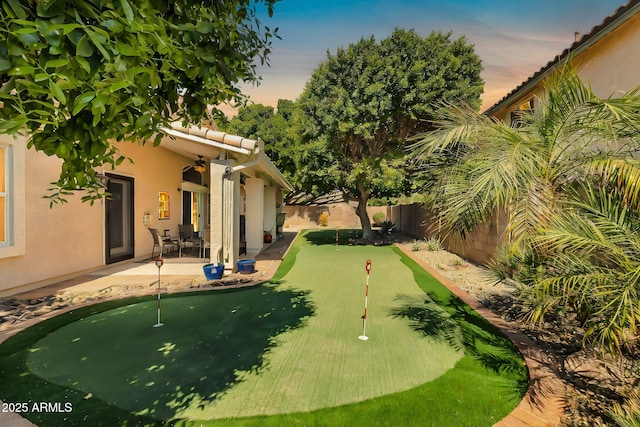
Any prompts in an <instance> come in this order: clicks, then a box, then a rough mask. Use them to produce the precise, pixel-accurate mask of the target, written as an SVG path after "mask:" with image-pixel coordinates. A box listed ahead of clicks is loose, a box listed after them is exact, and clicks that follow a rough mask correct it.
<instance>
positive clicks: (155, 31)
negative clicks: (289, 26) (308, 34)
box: [0, 0, 277, 200]
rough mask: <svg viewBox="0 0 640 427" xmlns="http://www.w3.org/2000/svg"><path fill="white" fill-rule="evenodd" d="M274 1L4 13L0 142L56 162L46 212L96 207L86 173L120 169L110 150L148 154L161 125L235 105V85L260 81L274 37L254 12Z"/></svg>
mask: <svg viewBox="0 0 640 427" xmlns="http://www.w3.org/2000/svg"><path fill="white" fill-rule="evenodd" d="M276 1H277V0H221V1H215V2H213V1H212V2H202V1H199V0H172V1H167V0H143V1H130V0H113V1H105V0H22V1H19V0H7V1H3V2H2V6H1V7H0V101H1V102H2V108H0V132H3V133H10V134H16V133H19V132H23V133H26V134H28V135H29V136H30V140H29V143H28V144H29V147H30V148H34V149H36V150H38V151H42V152H44V153H45V154H47V155H49V156H54V155H55V156H57V157H59V158H61V159H62V160H63V164H62V168H61V173H60V178H59V180H58V181H57V182H56V183H55V187H56V188H57V189H58V190H57V191H55V193H53V194H52V195H51V197H53V198H54V200H55V199H56V198H60V197H61V196H64V195H65V194H68V193H69V192H70V191H74V190H77V189H87V190H88V192H87V195H86V196H85V198H84V199H85V200H93V199H94V198H96V197H100V195H101V191H100V188H101V187H100V183H99V178H98V177H97V176H96V174H95V170H94V168H95V167H99V166H102V165H105V164H106V165H111V166H112V167H113V166H115V165H116V164H119V163H120V162H122V161H123V160H125V159H124V158H123V157H122V156H121V155H120V154H119V153H118V148H117V146H116V145H115V142H120V141H135V140H137V141H141V142H143V143H144V141H146V140H149V139H151V138H153V139H154V142H155V143H156V144H157V143H159V141H160V138H161V137H162V128H163V127H165V126H167V125H168V124H169V122H170V121H172V120H177V119H178V118H180V119H183V120H184V121H185V122H190V123H199V122H200V121H201V120H202V119H203V118H204V117H207V116H208V114H209V112H208V106H211V105H217V104H219V103H223V102H234V103H236V102H243V101H244V100H245V97H244V96H243V95H242V93H241V92H240V90H239V88H238V86H237V83H239V82H240V81H244V82H256V81H257V80H258V79H259V78H258V76H257V75H256V73H255V68H254V60H256V59H259V60H262V61H265V60H267V58H268V55H269V53H270V46H271V40H272V39H273V37H277V29H275V30H271V29H270V28H269V27H263V26H262V25H261V22H260V21H259V19H258V18H257V11H256V7H257V5H258V4H259V3H263V4H264V6H265V7H266V8H267V10H268V13H269V15H271V14H272V13H273V6H274V4H275V2H276ZM216 114H220V115H221V114H222V113H218V112H217V111H216V110H215V109H214V115H216Z"/></svg>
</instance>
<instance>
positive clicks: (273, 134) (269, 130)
mask: <svg viewBox="0 0 640 427" xmlns="http://www.w3.org/2000/svg"><path fill="white" fill-rule="evenodd" d="M293 110H294V102H293V101H290V100H287V99H279V100H278V104H277V107H276V109H274V108H273V107H271V106H266V105H263V104H251V105H247V106H245V107H241V108H240V109H239V110H238V114H237V115H236V116H235V117H233V118H232V119H231V121H230V122H229V123H227V124H221V125H220V129H221V130H224V131H225V132H229V133H234V134H237V135H241V136H244V137H246V138H253V139H258V138H259V139H261V140H262V141H263V142H264V148H265V152H266V154H267V155H268V156H269V158H270V159H271V160H272V161H273V163H274V164H275V165H276V166H277V167H278V169H280V170H281V171H282V173H283V174H284V176H285V177H286V178H287V179H289V180H291V179H292V178H293V175H294V173H295V170H296V165H295V163H294V156H295V150H296V146H297V144H296V141H297V137H296V133H295V129H294V127H293V121H292V119H293Z"/></svg>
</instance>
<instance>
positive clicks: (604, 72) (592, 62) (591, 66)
mask: <svg viewBox="0 0 640 427" xmlns="http://www.w3.org/2000/svg"><path fill="white" fill-rule="evenodd" d="M639 46H640V14H636V15H635V16H634V17H632V18H631V19H630V20H628V21H627V22H625V23H624V24H622V25H621V26H620V27H619V28H617V29H616V31H614V32H611V33H609V34H607V35H606V36H605V37H604V38H603V39H602V40H600V41H599V42H598V43H596V44H595V45H593V46H592V47H590V48H589V49H588V50H586V51H585V52H584V54H582V55H580V56H577V57H576V58H575V60H574V65H575V66H576V68H577V69H578V71H579V73H580V76H581V78H582V79H583V80H584V81H587V82H589V83H591V87H592V89H593V91H594V92H595V93H596V95H598V96H600V97H608V96H610V95H611V94H616V95H618V96H619V95H620V94H621V92H627V91H629V90H631V89H633V88H634V87H636V86H637V85H638V84H640V74H638V70H640V55H638V52H639V49H640V48H639Z"/></svg>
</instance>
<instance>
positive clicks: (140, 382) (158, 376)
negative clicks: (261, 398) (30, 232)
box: [0, 285, 314, 426]
mask: <svg viewBox="0 0 640 427" xmlns="http://www.w3.org/2000/svg"><path fill="white" fill-rule="evenodd" d="M206 294H208V295H210V296H212V297H213V295H214V294H215V298H216V299H218V298H219V299H221V301H220V305H219V306H218V305H213V306H206V307H208V309H209V311H210V312H213V313H209V315H207V317H203V318H194V319H192V321H193V322H202V325H194V324H193V323H189V322H188V321H186V320H185V321H184V322H180V321H179V317H178V316H176V317H175V318H174V319H171V318H170V317H167V318H166V320H164V319H165V318H163V320H164V321H165V326H163V327H162V328H159V329H158V330H152V328H149V329H145V331H146V332H144V331H142V332H136V333H134V334H132V335H129V336H126V338H127V339H129V340H131V338H132V337H133V338H134V341H133V342H131V343H130V347H133V348H130V349H127V352H128V353H117V354H120V356H118V355H116V356H115V357H123V358H124V357H126V358H127V363H124V362H123V363H121V364H118V360H114V356H113V354H112V355H111V356H110V355H109V352H107V351H106V350H107V348H108V346H109V345H111V344H112V343H113V342H114V340H117V339H118V337H119V336H124V335H126V333H127V332H125V331H126V327H127V323H126V319H123V321H121V322H120V323H121V324H120V323H118V324H114V325H111V326H112V327H110V328H108V329H106V328H105V329H98V330H96V331H95V332H96V334H97V335H100V336H97V337H88V336H87V337H84V336H83V337H82V339H83V340H85V339H86V340H89V339H93V340H94V342H95V343H94V344H93V345H90V346H89V347H88V348H85V349H84V350H83V351H82V352H75V351H71V350H70V349H65V348H62V349H59V350H60V352H61V354H60V355H57V356H56V357H57V359H56V360H57V361H58V363H63V362H64V361H66V363H68V366H66V367H62V369H57V371H59V372H61V373H62V375H63V376H64V379H63V380H61V381H57V380H55V378H50V379H49V380H48V381H47V380H43V379H41V378H40V377H39V376H38V375H34V373H33V372H31V370H30V369H29V365H28V358H29V357H32V356H31V355H33V354H37V355H39V356H40V355H43V354H45V353H46V351H48V350H47V349H46V348H45V347H42V348H38V349H36V348H35V346H36V345H37V343H38V342H39V340H40V339H42V338H44V337H46V336H47V335H49V334H51V333H55V331H56V330H57V329H59V328H62V327H64V326H66V325H67V324H71V323H72V322H75V321H78V320H83V319H85V320H86V318H87V317H89V316H92V315H95V316H94V317H93V318H94V319H96V321H95V322H94V323H95V324H100V323H101V322H103V320H102V318H101V317H100V316H103V317H104V316H115V317H117V316H118V315H119V312H120V311H122V312H125V311H127V309H128V310H129V311H131V310H133V309H134V308H135V307H138V305H137V303H142V304H151V305H153V304H152V303H153V300H149V299H148V298H147V299H140V298H137V299H135V300H131V299H128V300H122V301H120V302H119V304H120V305H119V306H114V304H113V303H112V302H111V303H108V304H107V303H105V304H104V306H103V307H100V306H102V305H103V304H98V305H97V306H93V307H87V308H85V309H80V310H75V313H67V314H66V315H64V317H66V319H65V320H64V321H63V320H62V319H61V318H62V317H63V316H58V317H57V318H54V319H51V320H49V321H45V322H42V323H40V324H38V325H36V326H35V327H32V328H29V329H26V330H25V331H22V332H21V333H19V334H17V335H16V336H14V337H12V338H10V339H9V340H7V341H6V342H4V343H3V344H2V345H0V398H1V399H2V400H3V401H5V402H7V401H9V402H17V401H24V400H30V401H32V402H38V401H42V402H49V401H52V400H60V399H63V398H62V396H64V401H65V402H69V403H71V405H72V406H73V411H72V412H70V413H66V414H39V413H30V414H25V416H26V417H27V418H28V419H30V420H31V421H33V422H35V423H37V424H39V425H63V424H64V425H68V426H71V425H81V426H84V425H88V424H91V425H95V426H97V425H164V424H165V422H166V420H168V419H171V418H173V417H175V416H176V414H178V413H180V411H182V410H184V409H187V408H190V407H193V406H194V405H197V406H200V407H202V406H205V405H208V404H211V403H212V402H214V401H215V400H216V399H219V398H220V397H221V396H223V395H224V394H225V393H226V391H227V390H229V389H230V388H232V387H234V386H235V385H236V384H238V383H239V382H240V381H241V380H239V373H241V372H259V371H260V370H261V369H263V368H264V367H265V366H266V364H267V363H268V358H266V355H267V354H268V352H269V351H270V350H271V349H273V348H274V347H275V346H276V345H277V343H276V337H277V336H278V335H279V334H281V333H283V332H285V331H288V330H292V329H296V328H300V327H302V326H304V324H305V319H307V318H308V317H310V316H312V315H313V313H314V307H313V305H312V303H311V302H310V300H309V298H308V295H307V293H306V292H304V291H298V290H281V289H278V288H277V287H275V286H271V285H264V286H256V287H253V288H248V289H244V290H235V291H226V292H225V291H222V292H220V291H218V292H216V293H199V294H197V295H196V294H193V293H192V294H182V295H180V296H171V297H168V298H167V299H165V304H167V306H168V307H170V306H171V303H172V302H173V303H175V304H180V303H181V302H182V301H185V303H186V298H183V297H196V298H201V297H203V296H204V295H206ZM181 299H182V301H181ZM193 301H195V302H190V303H188V304H187V305H190V306H191V307H193V306H197V305H198V302H197V301H198V300H193ZM201 301H202V302H203V304H204V300H201ZM131 304H133V305H131ZM220 307H222V308H220ZM196 309H199V308H198V307H196ZM167 311H169V309H167ZM176 311H177V310H176ZM230 313H233V314H230ZM194 326H195V327H194ZM200 326H202V327H200ZM108 330H111V331H112V332H111V335H108V334H109V333H110V332H108ZM204 330H209V331H213V333H210V334H207V335H206V336H205V337H203V336H199V335H198V331H204ZM156 333H162V334H164V335H163V337H162V339H161V340H158V339H157V338H154V337H153V336H154V334H156ZM156 337H157V335H156ZM100 343H102V344H100ZM67 345H68V346H70V345H69V344H67ZM100 345H102V348H100V347H97V348H96V346H100ZM120 348H122V345H121V346H120ZM102 349H104V350H105V351H104V352H103V351H101V350H102ZM109 351H112V350H109ZM101 353H107V354H106V355H102V356H101ZM40 357H41V356H40ZM100 357H103V359H104V360H103V359H100ZM82 360H89V361H92V362H93V363H92V364H91V365H90V366H88V367H87V370H86V372H84V373H83V372H82V369H83V368H82V364H83V363H82V362H81V361H82ZM86 365H88V363H85V366H86ZM105 370H106V371H105ZM54 371H56V370H55V369H54ZM57 371H56V372H57ZM40 375H42V373H40ZM52 375H54V374H52ZM83 375H89V376H88V377H87V376H83ZM67 377H69V379H70V382H71V383H72V384H73V387H63V386H61V384H64V380H67ZM83 381H84V382H83ZM56 383H57V384H56ZM104 383H110V384H111V385H109V386H110V387H117V388H116V389H115V390H106V389H100V387H101V384H102V386H105V385H104ZM123 383H124V384H125V385H123ZM89 390H92V391H93V393H91V395H92V396H91V397H90V398H87V396H89V395H88V394H87V393H88V391H89ZM114 393H115V395H116V399H117V400H115V401H109V400H108V399H106V398H104V400H103V397H102V396H104V395H114ZM134 414H137V415H134ZM61 423H63V424H61Z"/></svg>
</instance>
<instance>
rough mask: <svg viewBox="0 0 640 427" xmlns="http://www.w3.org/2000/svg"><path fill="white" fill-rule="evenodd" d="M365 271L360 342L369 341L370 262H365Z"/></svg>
mask: <svg viewBox="0 0 640 427" xmlns="http://www.w3.org/2000/svg"><path fill="white" fill-rule="evenodd" d="M365 268H366V270H367V285H366V286H365V291H364V316H362V335H360V336H359V337H358V339H360V340H362V341H366V340H368V339H369V337H368V336H367V306H368V305H369V274H370V273H371V260H370V259H368V260H367V265H366V267H365Z"/></svg>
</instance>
